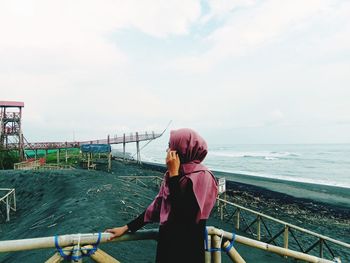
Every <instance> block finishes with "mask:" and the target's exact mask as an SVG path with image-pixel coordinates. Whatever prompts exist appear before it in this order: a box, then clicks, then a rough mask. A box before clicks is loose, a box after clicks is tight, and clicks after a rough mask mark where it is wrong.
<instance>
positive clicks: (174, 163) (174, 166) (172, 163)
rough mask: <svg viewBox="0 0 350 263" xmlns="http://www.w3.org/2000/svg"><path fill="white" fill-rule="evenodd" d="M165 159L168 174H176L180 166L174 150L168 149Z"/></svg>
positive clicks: (171, 175)
mask: <svg viewBox="0 0 350 263" xmlns="http://www.w3.org/2000/svg"><path fill="white" fill-rule="evenodd" d="M165 161H166V165H167V167H168V172H169V176H170V177H173V176H178V175H179V168H180V158H179V155H178V154H177V153H176V151H171V150H168V151H167V155H166V160H165Z"/></svg>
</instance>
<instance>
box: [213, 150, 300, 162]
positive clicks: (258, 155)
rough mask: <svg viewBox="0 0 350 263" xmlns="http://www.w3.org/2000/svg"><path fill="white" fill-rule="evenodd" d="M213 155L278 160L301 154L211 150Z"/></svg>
mask: <svg viewBox="0 0 350 263" xmlns="http://www.w3.org/2000/svg"><path fill="white" fill-rule="evenodd" d="M209 155H211V156H217V157H227V158H260V159H265V160H278V159H280V158H288V157H297V156H300V154H298V153H291V152H268V151H261V152H221V151H212V152H209Z"/></svg>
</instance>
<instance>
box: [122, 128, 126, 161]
mask: <svg viewBox="0 0 350 263" xmlns="http://www.w3.org/2000/svg"><path fill="white" fill-rule="evenodd" d="M125 144H126V143H125V133H124V135H123V161H124V162H125Z"/></svg>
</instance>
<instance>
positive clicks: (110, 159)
mask: <svg viewBox="0 0 350 263" xmlns="http://www.w3.org/2000/svg"><path fill="white" fill-rule="evenodd" d="M111 170H112V153H111V152H110V153H109V154H108V172H110V171H111Z"/></svg>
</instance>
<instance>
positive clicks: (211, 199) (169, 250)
mask: <svg viewBox="0 0 350 263" xmlns="http://www.w3.org/2000/svg"><path fill="white" fill-rule="evenodd" d="M207 152H208V151H207V144H206V142H205V141H204V139H203V138H202V137H201V136H200V135H199V134H198V133H196V132H195V131H193V130H191V129H180V130H175V131H171V133H170V140H169V149H168V150H167V157H166V164H167V168H168V170H167V172H166V173H165V176H164V180H163V183H162V186H161V187H160V190H159V193H158V195H157V196H156V198H155V199H154V201H153V202H152V204H151V205H150V206H149V207H148V208H147V209H146V211H145V212H143V213H142V214H141V215H140V216H138V217H137V218H136V219H135V220H133V221H131V222H130V223H128V224H127V225H125V226H122V227H116V228H112V229H107V230H106V231H107V232H109V233H111V234H112V236H111V239H113V238H116V237H119V236H121V235H123V234H124V233H126V232H127V231H131V232H135V231H137V230H138V229H140V228H141V227H143V226H144V225H145V224H147V223H149V222H159V223H160V226H159V239H158V245H157V257H156V262H161V263H169V262H198V263H199V262H201V263H202V262H204V230H205V224H206V219H208V217H209V215H210V212H211V210H212V208H213V206H214V204H215V200H216V196H217V182H216V180H215V177H214V175H213V174H212V173H211V172H210V171H209V170H208V169H207V168H206V167H205V166H204V165H202V164H201V162H202V161H203V160H204V158H205V156H206V155H207Z"/></svg>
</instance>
